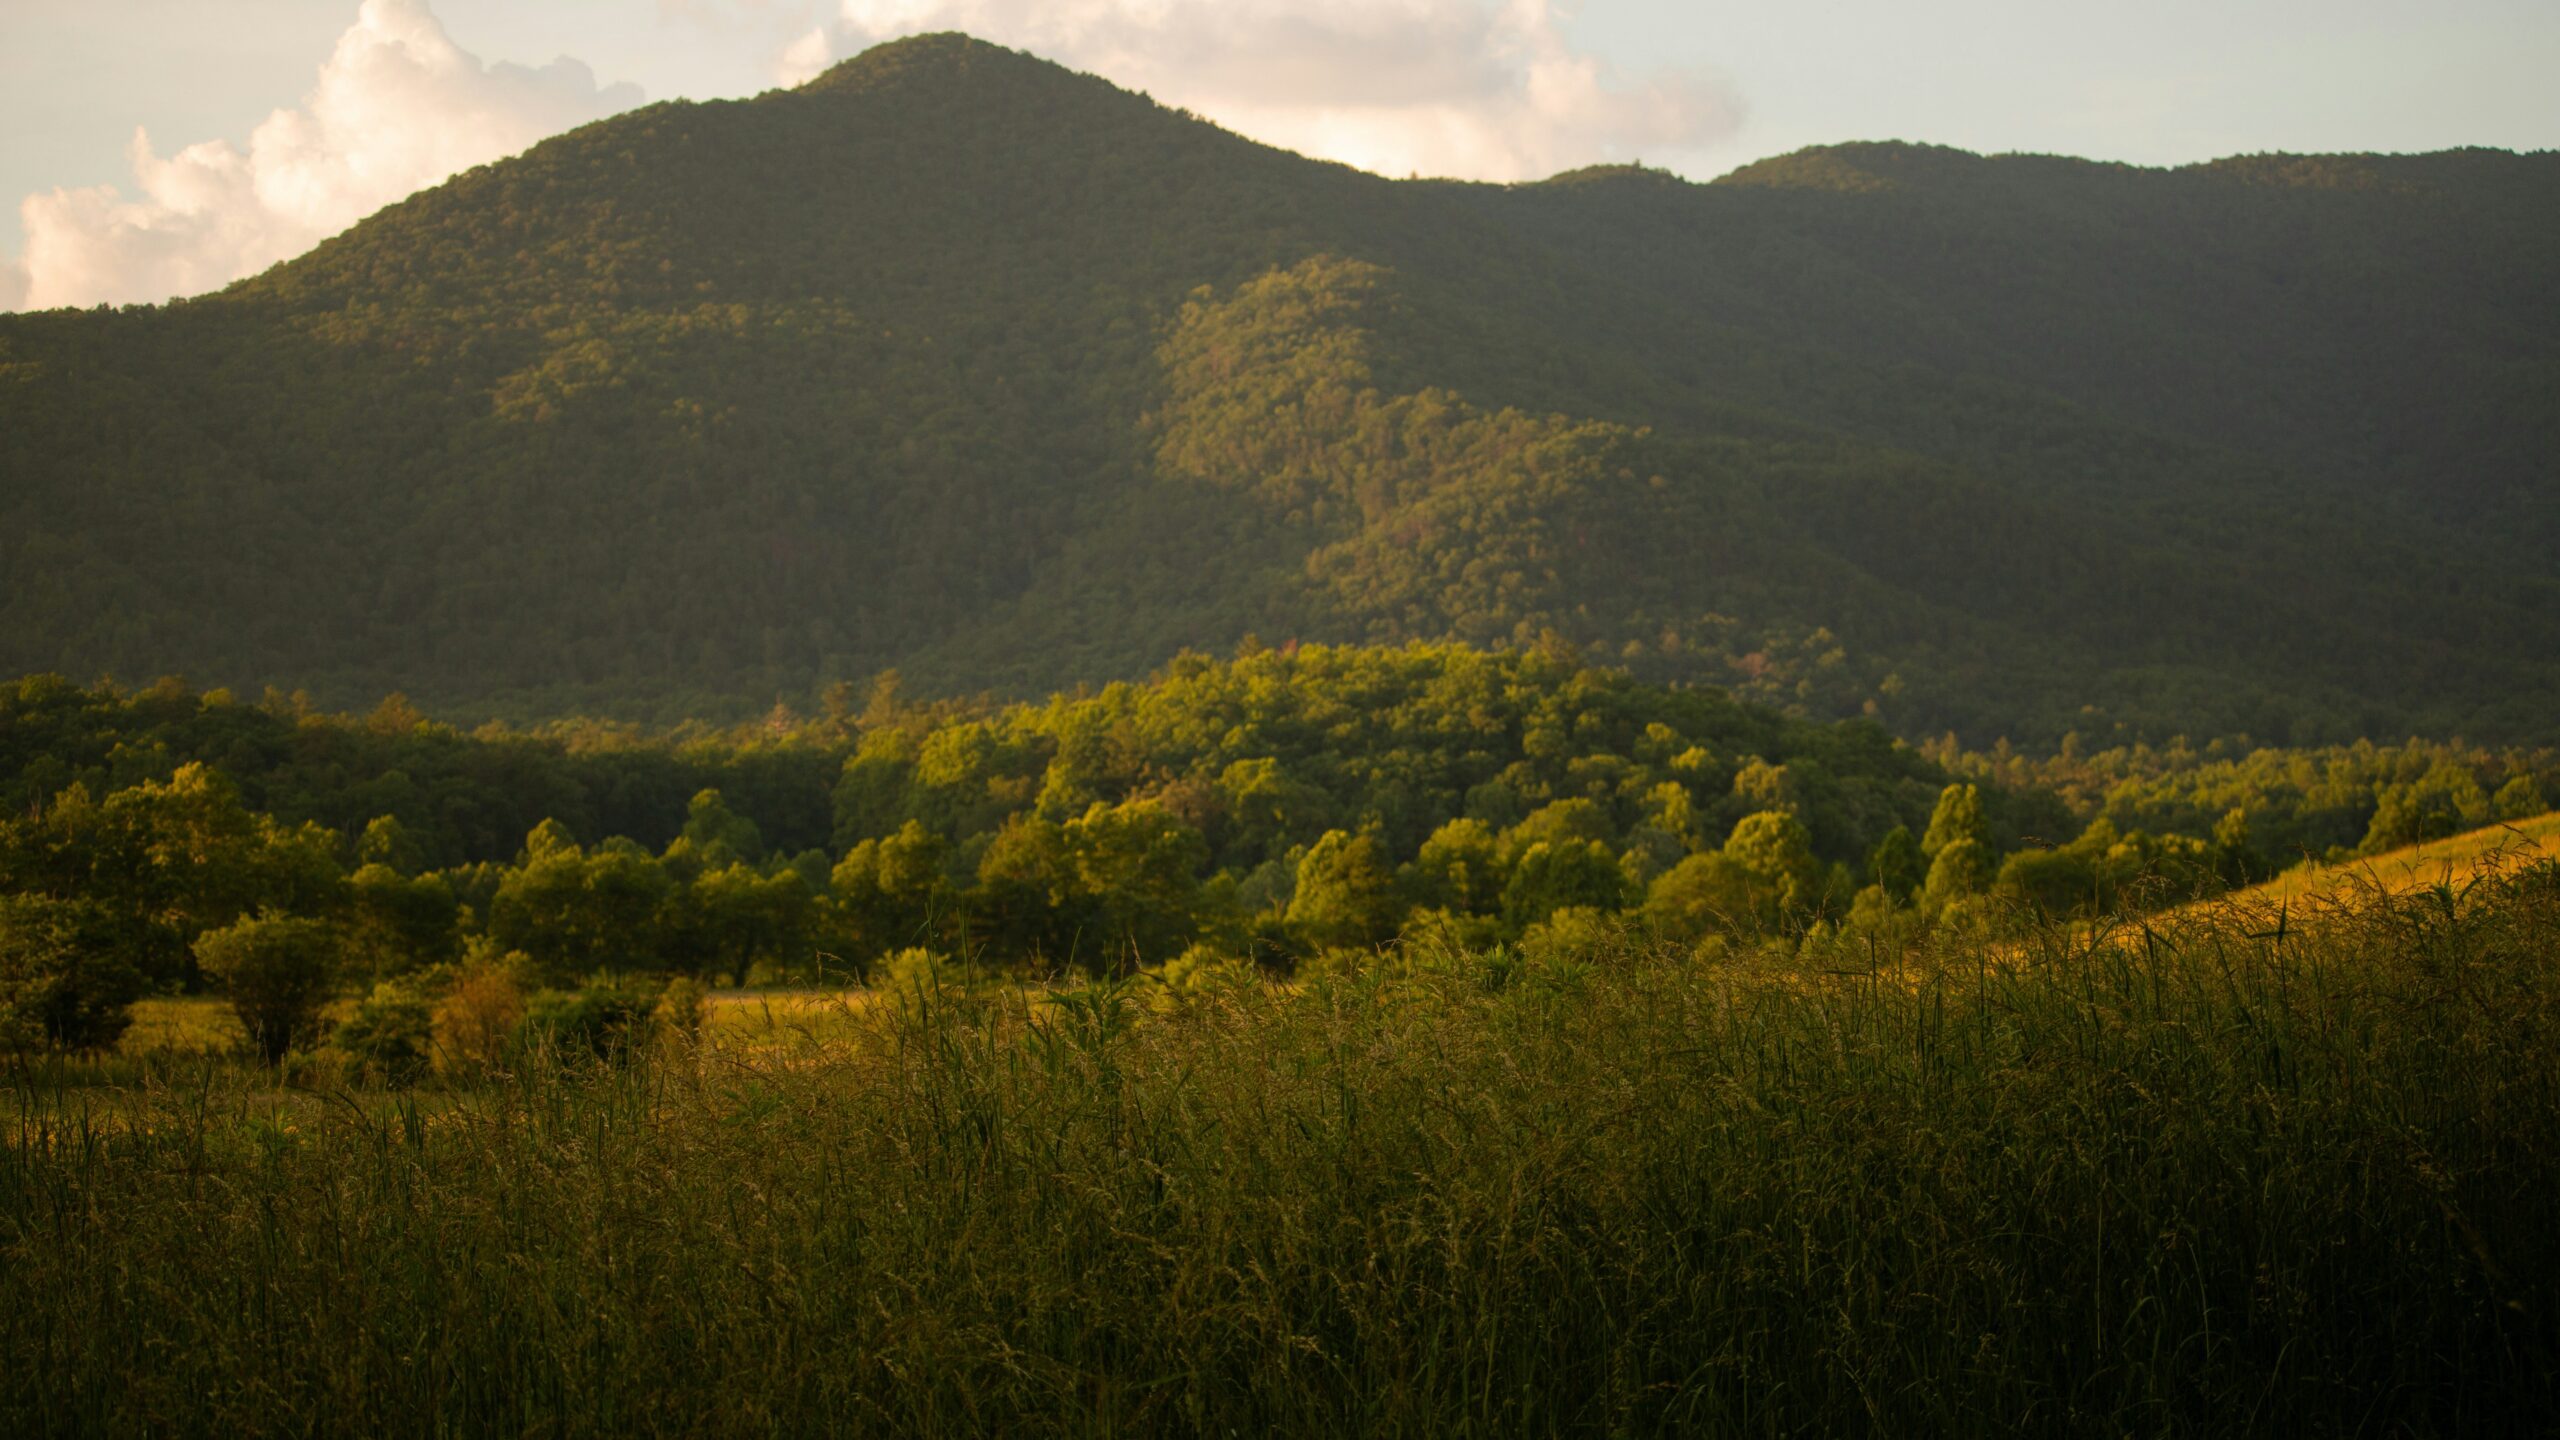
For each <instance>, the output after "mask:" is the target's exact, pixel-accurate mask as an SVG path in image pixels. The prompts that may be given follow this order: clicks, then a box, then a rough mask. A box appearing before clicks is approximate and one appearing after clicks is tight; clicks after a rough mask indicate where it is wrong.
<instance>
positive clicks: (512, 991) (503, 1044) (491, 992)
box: [428, 949, 525, 1072]
mask: <svg viewBox="0 0 2560 1440" xmlns="http://www.w3.org/2000/svg"><path fill="white" fill-rule="evenodd" d="M521 958H522V957H520V956H512V955H511V956H507V957H503V958H501V957H497V956H494V955H492V954H490V953H489V952H488V951H487V950H486V949H483V950H482V951H481V952H480V953H478V954H476V955H474V956H473V957H472V958H471V959H470V960H468V961H466V962H464V964H463V966H462V968H461V969H460V970H459V971H457V972H455V974H454V977H453V984H452V985H451V987H449V988H448V989H447V990H446V991H445V994H444V998H443V999H441V1000H439V1001H437V1002H436V1004H435V1008H434V1011H433V1013H432V1014H431V1015H430V1016H429V1018H428V1030H429V1033H430V1035H431V1036H432V1037H433V1040H434V1044H435V1051H434V1054H435V1063H436V1065H437V1066H438V1068H440V1069H444V1070H449V1071H465V1072H467V1071H474V1070H487V1069H491V1068H494V1067H495V1066H497V1065H498V1064H500V1063H501V1062H503V1061H504V1060H505V1059H506V1057H507V1051H508V1048H509V1047H510V1046H512V1045H513V1044H514V1043H515V1039H516V1032H517V1031H518V1029H519V1028H520V1027H522V1025H523V1024H524V1012H525V1003H524V987H523V986H522V985H520V984H518V983H517V981H516V973H517V967H516V966H515V965H513V964H511V963H509V962H510V961H514V960H520V959H521Z"/></svg>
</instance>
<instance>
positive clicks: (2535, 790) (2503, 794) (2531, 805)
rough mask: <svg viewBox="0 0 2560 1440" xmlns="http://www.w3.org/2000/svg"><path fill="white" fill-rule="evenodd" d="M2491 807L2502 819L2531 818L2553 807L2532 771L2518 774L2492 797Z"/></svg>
mask: <svg viewBox="0 0 2560 1440" xmlns="http://www.w3.org/2000/svg"><path fill="white" fill-rule="evenodd" d="M2489 803H2490V809H2491V811H2492V812H2493V813H2494V814H2495V815H2496V816H2497V818H2499V819H2501V820H2530V819H2532V818H2534V817H2535V816H2537V815H2540V814H2543V813H2544V812H2546V811H2548V810H2549V809H2550V808H2551V803H2550V802H2549V801H2548V800H2545V799H2544V798H2543V795H2542V786H2541V784H2540V783H2539V782H2538V781H2536V780H2535V779H2534V778H2533V775H2532V773H2531V772H2529V771H2528V772H2525V773H2522V774H2518V775H2516V776H2515V777H2514V778H2512V779H2510V780H2508V781H2507V783H2505V784H2504V785H2501V786H2499V787H2498V793H2497V794H2496V795H2493V796H2491V797H2490V802H2489Z"/></svg>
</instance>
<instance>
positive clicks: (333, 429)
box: [0, 36, 2560, 740]
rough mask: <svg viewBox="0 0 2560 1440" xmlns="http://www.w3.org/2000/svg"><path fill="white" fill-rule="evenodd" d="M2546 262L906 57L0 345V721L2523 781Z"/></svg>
mask: <svg viewBox="0 0 2560 1440" xmlns="http://www.w3.org/2000/svg"><path fill="white" fill-rule="evenodd" d="M2554 233H2560V155H2552V154H2532V155H2514V154H2507V153H2502V152H2489V151H2464V152H2455V153H2447V154H2438V155H2424V156H2331V157H2286V156H2272V157H2250V158H2245V159H2235V160H2229V161H2222V162H2217V163H2214V164H2210V165H2201V166H2193V167H2187V168H2183V169H2176V170H2148V169H2137V168H2132V167H2126V166H2120V165H2103V164H2093V163H2089V162H2084V161H2077V160H2065V159H2055V158H2049V157H2041V156H2003V157H1993V158H1984V157H1980V156H1974V155H1969V154H1965V153H1962V152H1958V151H1951V150H1944V149H1936V148H1930V147H1920V146H1909V145H1895V144H1885V145H1848V146H1838V147H1831V148H1825V149H1818V150H1809V151H1804V152H1800V153H1797V154H1794V155H1789V156H1785V157H1782V158H1779V159H1775V160H1770V161H1766V162H1762V163H1760V164H1757V165H1753V166H1750V167H1748V168H1746V169H1744V170H1741V171H1738V172H1736V173H1734V174H1732V175H1729V176H1726V177H1725V178H1724V179H1722V180H1720V181H1718V182H1716V183H1713V184H1706V185H1698V184H1690V183H1687V182H1684V181H1681V180H1678V179H1676V178H1674V177H1671V176H1668V175H1665V174H1662V173H1659V172H1655V171H1649V170H1643V169H1637V168H1632V167H1604V168H1599V169H1593V170H1585V171H1577V172H1574V173H1571V174H1567V175H1562V176H1558V177H1556V178H1555V179H1553V180H1549V181H1546V182H1543V183H1539V184H1531V185H1515V186H1497V185H1481V184H1461V183H1454V182H1445V181H1420V180H1408V181H1390V180H1385V179H1381V178H1378V177H1375V176H1371V175H1366V174H1363V173H1360V172H1358V171H1354V170H1350V169H1348V168H1345V167H1342V166H1338V165H1331V164H1325V163H1320V162H1316V161H1311V160H1307V159H1305V158H1302V157H1299V156H1296V155H1292V154H1289V153H1286V152H1283V151H1279V150H1275V149H1271V148H1268V147H1265V146H1262V145H1258V144H1255V143H1252V142H1250V141H1247V140H1244V139H1242V138H1240V137H1237V136H1235V135H1232V134H1229V133H1227V132H1225V131H1222V130H1220V129H1218V128H1216V127H1215V126H1212V125H1210V124H1208V123H1206V122H1203V121H1200V120H1198V119H1196V118H1194V117H1191V116H1189V115H1187V114H1184V113H1181V112H1176V111H1172V110H1168V109H1165V108H1163V107H1160V106H1158V105H1156V104H1155V103H1153V102H1152V101H1150V100H1148V99H1146V98H1145V97H1142V96H1138V95H1132V94H1129V93H1126V92H1123V91H1120V90H1118V89H1116V88H1114V87H1112V86H1111V85H1109V84H1107V83H1105V82H1103V81H1100V80H1097V79H1093V78H1091V77H1087V76H1082V75H1077V74H1074V73H1071V72H1069V71H1066V70H1064V69H1061V68H1059V67H1057V66H1054V65H1051V64H1048V63H1046V62H1043V61H1040V60H1037V59H1034V58H1032V57H1029V56H1025V55H1020V54H1017V53H1014V52H1011V51H1007V50H1003V49H1000V48H997V47H994V46H990V45H986V44H983V43H980V42H977V41H973V40H969V39H966V38H964V37H959V36H931V37H924V38H920V39H915V40H909V41H903V42H899V43H897V44H893V45H887V46H883V47H880V48H878V49H875V50H872V51H870V52H868V53H866V54H864V55H862V56H859V57H857V58H855V59H854V60H851V61H849V62H847V63H845V64H843V65H841V66H838V67H837V68H836V69H834V70H833V71H830V72H829V73H828V74H826V75H824V76H822V77H820V78H819V79H817V80H815V81H812V82H811V83H810V84H808V85H806V86H803V87H802V88H800V89H798V90H796V91H789V92H776V93H772V94H767V95H764V96H761V97H759V98H757V99H754V100H750V101H736V102H712V103H704V104H694V103H671V104H662V105H656V106H651V107H649V108H646V109H643V110H639V111H634V112H631V113H629V114H626V115H623V116H620V117H617V118H615V119H611V120H607V121H603V122H599V123H597V124H594V125H590V126H587V127H585V128H583V129H580V130H577V131H575V132H572V133H570V134H568V135H564V136H561V137H559V138H557V139H554V140H552V141H549V142H547V143H545V144H543V145H540V146H537V147H536V148H534V149H533V150H532V151H530V152H528V153H526V154H525V155H523V156H521V157H518V158H516V159H513V160H509V161H505V162H502V163H499V164H496V165H491V166H486V167H483V168H480V169H477V170H474V171H471V172H469V173H467V174H464V175H461V176H458V177H456V178H455V179H454V180H452V181H450V182H449V183H447V184H445V185H443V186H440V187H438V188H436V189H434V190H432V191H429V192H426V193H423V194H420V195H418V196H416V197H413V198H412V199H410V200H407V201H405V202H403V203H401V204H398V205H395V206H392V207H390V208H389V209H386V210H384V211H383V212H382V213H380V214H378V215H376V216H374V217H373V218H372V219H370V220H368V221H366V222H364V223H363V224H361V225H359V226H357V227H355V228H354V229H353V230H351V231H349V232H347V233H346V234H344V235H342V236H339V237H338V238H336V239H333V240H331V241H329V242H327V243H326V244H324V245H322V246H320V247H319V248H318V249H317V250H315V251H313V252H312V253H311V254H309V255H306V256H304V257H302V258H300V259H297V260H294V261H291V262H289V263H287V264H284V265H280V266H278V267H276V268H275V269H273V270H271V271H269V272H267V273H266V274H264V275H261V276H258V277H256V278H254V279H252V280H249V281H245V282H243V283H241V284H238V285H235V286H233V287H231V288H230V289H228V290H225V291H223V292H221V293H220V294H217V295H212V296H208V297H204V298H202V299H198V300H193V301H186V302H180V303H176V304H172V305H168V306H163V307H156V308H147V307H146V308H131V309H126V310H122V311H112V312H111V311H105V310H100V311H91V312H68V311H65V312H52V313H46V314H29V315H16V316H5V317H0V672H10V671H29V670H59V671H63V672H66V673H69V674H72V675H74V676H79V677H84V678H85V677H87V676H90V675H95V674H99V673H102V672H107V673H114V674H118V675H122V676H124V677H126V678H128V679H140V678H147V677H149V676H151V675H155V674H159V673H163V672H183V673H185V674H187V675H189V676H191V677H193V678H195V679H198V680H200V681H205V682H210V683H220V684H242V685H259V684H268V683H273V684H278V685H283V686H288V687H294V686H299V687H307V688H309V689H310V690H311V691H313V692H314V693H315V694H316V695H317V696H318V697H319V698H321V699H322V700H323V701H325V702H329V703H337V704H355V703H361V702H366V701H369V700H370V699H372V698H374V697H377V696H379V695H380V694H382V693H384V692H387V691H389V690H392V689H395V688H396V689H401V690H405V691H407V692H408V693H409V694H410V695H412V696H413V697H415V698H416V699H418V700H419V701H420V702H421V703H423V704H426V705H428V706H429V707H430V708H434V709H437V710H439V711H441V712H443V713H448V714H456V715H469V714H502V715H517V716H523V715H536V714H543V713H559V712H562V711H566V710H571V709H583V710H590V711H598V712H606V713H618V714H628V715H637V716H665V715H670V714H674V713H679V712H694V713H703V714H713V715H723V714H726V715H734V714H737V713H741V712H742V711H744V710H748V709H752V708H761V707H762V706H764V705H769V704H771V703H772V701H773V699H774V698H775V696H776V695H777V694H781V695H791V696H804V695H806V694H807V693H809V692H810V691H811V690H812V689H813V688H814V687H818V686H822V685H825V684H827V683H830V682H834V681H838V680H845V679H855V678H859V677H863V676H867V675H870V674H872V673H875V672H877V671H880V670H883V669H886V668H891V667H895V668H898V669H899V670H900V671H901V672H902V674H903V675H904V677H905V682H906V684H907V685H908V687H909V688H910V689H911V690H921V691H945V692H948V691H956V690H979V689H989V690H994V691H998V692H1001V693H1011V694H1027V693H1036V692H1038V691H1040V690H1043V689H1046V688H1050V687H1056V686H1062V685H1073V684H1077V683H1081V682H1087V681H1100V680H1105V679H1110V678H1114V677H1121V676H1130V675H1135V674H1138V673H1142V672H1144V671H1146V670H1147V669H1149V668H1150V667H1152V666H1154V665H1157V664H1159V663H1161V662H1162V661H1164V660H1165V659H1166V658H1167V657H1169V656H1171V655H1173V654H1174V653H1176V652H1178V651H1180V650H1181V649H1183V648H1185V647H1200V648H1208V649H1214V650H1225V649H1227V648H1230V647H1232V646H1233V645H1235V644H1236V643H1237V642H1238V641H1239V640H1240V639H1242V638H1243V637H1245V636H1247V635H1249V634H1250V635H1258V636H1259V637H1260V638H1261V639H1263V640H1264V641H1266V642H1270V643H1275V644H1277V643H1282V642H1284V641H1287V640H1291V639H1301V640H1308V641H1316V640H1326V641H1390V640H1400V639H1409V638H1420V639H1434V640H1438V639H1454V640H1460V641H1465V642H1469V643H1474V644H1478V645H1495V646H1503V645H1535V644H1553V643H1559V642H1561V643H1569V644H1571V645H1572V646H1575V647H1578V648H1579V649H1580V651H1581V652H1582V653H1583V654H1584V655H1585V656H1587V657H1592V658H1601V659H1606V660H1608V661H1610V662H1611V663H1616V664H1622V665H1624V666H1626V667H1628V668H1629V669H1632V670H1634V671H1636V672H1637V673H1639V674H1641V675H1645V676H1648V677H1651V678H1656V679H1669V680H1680V681H1703V682H1713V683H1717V684H1722V685H1727V686H1730V687H1733V688H1735V689H1737V690H1739V691H1742V692H1744V693H1747V694H1752V695H1757V696H1761V697H1764V698H1769V699H1773V700H1777V701H1779V702H1781V703H1785V704H1788V705H1790V706H1793V707H1795V708H1798V709H1801V710H1804V711H1808V712H1812V713H1817V714H1820V713H1850V712H1856V711H1860V710H1865V711H1867V712H1869V713H1873V714H1876V715H1877V716H1879V717H1880V718H1882V719H1883V720H1884V721H1885V722H1886V723H1887V724H1888V725H1891V726H1893V727H1894V728H1896V729H1898V730H1901V731H1903V732H1904V733H1921V732H1934V731H1936V730H1939V729H1942V728H1954V729H1957V730H1959V731H1960V732H1962V733H1963V734H1965V735H1966V736H1967V737H1968V738H1971V739H1977V740H1988V739H1989V738H1992V737H1995V736H1999V735H2010V736H2015V737H2017V738H2020V739H2050V738H2055V737H2058V736H2059V735H2060V734H2061V733H2062V732H2064V731H2065V730H2070V729H2079V730H2082V731H2084V732H2090V733H2097V732H2104V731H2107V730H2109V729H2110V728H2112V727H2126V728H2129V729H2131V730H2135V731H2147V732H2154V733H2166V732H2169V731H2173V730H2188V731H2194V732H2196V733H2233V732H2247V733H2250V734H2254V735H2257V736H2259V737H2261V738H2265V739H2270V740H2283V739H2293V740H2314V739H2331V738H2337V737H2344V736H2352V735H2358V734H2375V735H2389V734H2403V733H2408V732H2410V731H2412V730H2425V731H2432V732H2438V733H2445V732H2462V733H2467V734H2469V735H2471V736H2473V737H2474V738H2481V739H2496V740H2547V739H2550V738H2553V737H2554V736H2555V735H2560V566H2555V562H2554V560H2553V558H2552V557H2553V556H2554V555H2555V554H2560V497H2555V495H2554V493H2553V484H2552V482H2553V478H2554V474H2555V465H2556V464H2560V267H2554V266H2552V265H2551V264H2550V263H2549V256H2548V244H2549V236H2550V235H2552V234H2554Z"/></svg>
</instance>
